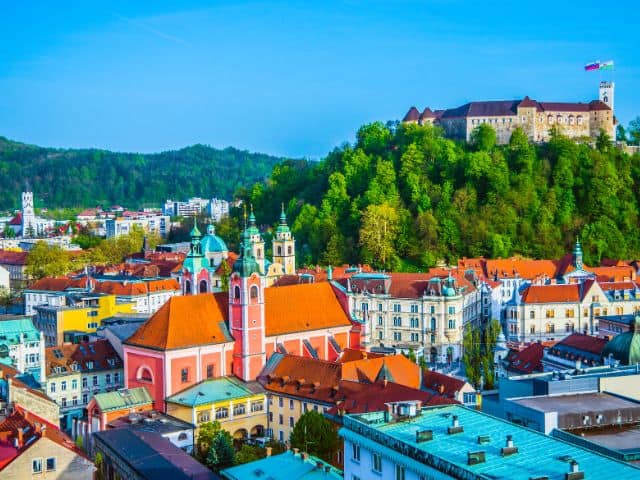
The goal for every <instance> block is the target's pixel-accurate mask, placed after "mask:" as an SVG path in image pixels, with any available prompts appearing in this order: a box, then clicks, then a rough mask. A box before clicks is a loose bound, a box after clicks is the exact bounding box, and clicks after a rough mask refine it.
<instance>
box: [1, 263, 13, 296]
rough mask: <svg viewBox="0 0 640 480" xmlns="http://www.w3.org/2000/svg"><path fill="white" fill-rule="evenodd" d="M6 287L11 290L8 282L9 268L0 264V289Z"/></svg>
mask: <svg viewBox="0 0 640 480" xmlns="http://www.w3.org/2000/svg"><path fill="white" fill-rule="evenodd" d="M3 288H4V289H6V290H7V291H11V284H10V283H9V270H7V269H6V268H4V267H3V266H1V265H0V290H1V289H3Z"/></svg>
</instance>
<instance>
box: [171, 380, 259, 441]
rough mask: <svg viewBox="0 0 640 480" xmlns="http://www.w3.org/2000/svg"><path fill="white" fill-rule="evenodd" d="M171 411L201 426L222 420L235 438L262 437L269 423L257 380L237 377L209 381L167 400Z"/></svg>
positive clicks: (197, 427) (222, 424)
mask: <svg viewBox="0 0 640 480" xmlns="http://www.w3.org/2000/svg"><path fill="white" fill-rule="evenodd" d="M166 404H167V414H168V415H172V416H174V417H176V418H179V419H181V420H184V421H185V422H189V423H193V424H194V425H195V426H196V435H197V434H198V430H199V427H200V425H202V424H203V423H206V422H212V421H214V420H215V421H218V422H219V423H220V425H221V426H222V428H223V429H224V430H227V431H228V432H229V433H231V435H232V436H233V437H234V438H235V439H238V440H239V439H243V438H249V437H261V436H263V435H264V433H265V430H266V426H267V405H266V395H265V393H264V391H263V390H262V387H261V386H260V385H259V384H258V383H257V382H243V381H241V380H238V379H237V378H235V377H221V378H216V379H211V380H205V381H203V382H200V383H198V384H196V385H194V386H192V387H189V388H187V389H185V390H182V391H181V392H178V393H176V394H174V395H172V396H171V397H168V398H167V400H166Z"/></svg>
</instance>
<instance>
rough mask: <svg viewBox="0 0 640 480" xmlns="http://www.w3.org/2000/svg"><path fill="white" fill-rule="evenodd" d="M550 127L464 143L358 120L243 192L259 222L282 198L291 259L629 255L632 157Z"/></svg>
mask: <svg viewBox="0 0 640 480" xmlns="http://www.w3.org/2000/svg"><path fill="white" fill-rule="evenodd" d="M595 143H596V145H591V146H590V145H589V144H587V143H579V142H575V141H572V140H570V139H568V138H565V137H562V136H561V135H558V134H557V133H556V134H555V135H554V136H553V138H552V140H551V141H550V142H549V143H547V144H542V145H539V144H536V145H534V144H530V143H529V142H528V141H527V138H526V136H525V135H524V133H523V132H522V131H521V130H516V131H515V132H514V134H513V136H512V138H511V142H510V143H509V144H508V145H504V146H497V145H496V144H495V132H493V130H492V129H491V127H489V126H488V125H485V126H483V127H481V130H480V131H476V132H475V135H474V139H473V141H472V142H471V143H470V144H462V143H457V142H454V141H452V140H449V139H446V138H444V137H443V136H442V133H441V131H440V130H439V129H438V128H436V127H430V126H418V125H399V126H397V127H396V126H385V125H383V124H381V123H374V124H370V125H366V126H364V127H362V128H361V129H360V130H359V132H358V135H357V141H356V143H355V145H346V146H344V147H342V148H340V149H336V150H335V151H333V152H332V153H330V154H329V155H328V156H327V158H326V159H324V160H323V161H322V162H319V163H317V164H308V165H307V166H306V167H301V166H300V165H299V164H291V163H287V162H285V163H283V164H281V165H279V166H276V168H275V169H274V171H273V174H272V178H271V181H270V182H268V186H267V187H264V186H262V185H256V186H254V188H253V189H252V190H251V192H250V195H249V196H250V198H249V199H250V200H251V201H252V203H253V205H254V207H255V210H256V215H257V217H258V220H259V221H265V222H271V221H272V219H274V213H273V212H275V211H277V210H278V206H279V204H280V202H285V204H286V205H287V213H288V215H289V225H292V227H293V232H294V234H295V235H296V246H297V249H298V251H299V254H300V255H301V258H300V260H301V262H321V263H324V264H329V263H331V264H333V265H336V264H342V263H344V262H352V263H353V262H368V263H372V264H374V265H375V266H377V267H379V268H387V269H397V268H400V269H422V268H425V267H427V266H431V265H434V264H435V263H437V262H438V261H439V260H441V259H445V260H448V261H455V260H456V259H457V258H460V257H462V256H478V255H485V256H489V257H507V256H511V255H523V256H526V257H532V258H559V257H560V256H562V255H564V254H565V253H567V252H571V250H572V246H573V243H574V242H575V240H576V238H578V237H579V238H580V240H581V241H582V244H583V248H584V249H585V260H586V262H587V264H589V263H590V264H592V265H593V264H597V263H599V262H600V260H601V259H603V258H625V259H633V258H639V257H640V234H639V228H638V227H639V225H638V211H639V208H640V156H639V155H637V154H636V155H635V156H630V155H627V154H626V153H623V152H621V151H620V150H618V149H616V148H615V147H613V146H612V144H611V142H610V139H608V138H607V137H606V135H601V136H600V137H599V138H598V141H597V142H595Z"/></svg>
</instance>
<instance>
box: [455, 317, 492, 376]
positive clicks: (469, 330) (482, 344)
mask: <svg viewBox="0 0 640 480" xmlns="http://www.w3.org/2000/svg"><path fill="white" fill-rule="evenodd" d="M501 328H502V327H501V326H500V322H499V321H498V320H495V319H493V320H491V321H490V322H489V323H488V324H487V326H486V327H485V329H484V330H483V329H482V328H481V327H479V326H476V325H468V326H467V327H466V328H465V331H464V335H463V339H462V346H463V349H464V352H463V355H462V363H463V364H464V368H465V373H466V375H467V378H468V379H469V381H470V382H471V384H473V385H474V386H476V387H478V386H479V385H480V383H482V382H484V387H485V388H487V389H491V388H493V386H494V381H495V370H494V364H493V357H494V349H495V347H496V343H497V339H498V336H499V335H500V329H501Z"/></svg>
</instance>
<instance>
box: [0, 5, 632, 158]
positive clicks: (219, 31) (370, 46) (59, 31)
mask: <svg viewBox="0 0 640 480" xmlns="http://www.w3.org/2000/svg"><path fill="white" fill-rule="evenodd" d="M575 5H576V4H575V2H561V1H555V2H546V1H538V2H517V1H508V2H506V1H505V2H491V1H484V2H475V1H474V2H471V1H467V2H462V1H453V0H435V1H422V2H414V1H400V0H396V1H388V2H374V1H367V2H359V1H346V2H335V1H331V0H324V1H322V2H295V1H283V2H278V1H269V2H258V1H254V2H249V1H234V2H214V1H211V2H199V1H189V0H183V1H163V0H155V1H153V2H151V1H149V2H142V1H136V2H132V1H119V0H111V1H109V2H88V1H77V2H72V1H65V0H60V1H56V2H52V1H28V2H27V1H24V2H23V1H10V0H0V9H1V11H2V15H0V135H2V136H6V137H9V138H12V139H16V140H20V141H24V142H28V143H34V144H38V145H43V146H56V147H99V148H108V149H113V150H120V151H140V152H153V151H160V150H167V149H172V148H179V147H182V146H186V145H190V144H193V143H205V144H210V145H212V146H216V147H225V146H228V145H232V146H235V147H239V148H244V149H249V150H253V151H261V152H265V153H272V154H277V155H287V156H294V157H303V156H304V157H310V158H319V157H322V156H323V155H325V154H326V153H327V152H328V151H329V150H331V149H332V148H333V147H335V146H338V145H340V144H341V143H343V142H345V141H352V140H353V138H354V134H355V131H356V130H357V128H358V127H359V126H360V125H362V124H364V123H367V122H371V121H374V120H382V121H386V120H394V119H399V118H401V117H402V116H403V115H404V113H405V112H406V111H407V110H408V108H409V106H411V105H416V106H417V107H418V108H420V109H422V108H424V107H425V106H427V105H428V106H430V107H431V108H443V107H451V106H457V105H460V104H462V103H465V102H467V101H469V100H499V99H512V98H521V97H523V96H524V95H529V96H530V97H532V98H534V99H537V100H541V101H543V100H544V101H589V100H592V99H594V98H597V87H598V82H599V80H600V79H601V74H600V73H598V72H584V71H583V65H584V64H585V63H587V62H590V61H593V60H602V61H604V60H609V59H613V60H614V61H615V62H616V69H615V71H614V72H611V73H607V75H606V76H602V78H603V79H613V80H614V81H615V82H616V97H615V106H616V114H617V116H618V118H619V119H620V120H621V121H622V123H623V124H624V125H626V124H627V123H628V122H629V120H631V119H632V118H635V116H637V115H640V53H639V49H638V40H637V31H638V26H639V25H640V17H639V16H638V14H637V11H636V10H635V8H634V7H632V2H626V1H625V2H620V3H619V4H615V3H611V4H608V5H605V4H602V2H599V1H581V2H579V4H578V5H579V8H576V6H575Z"/></svg>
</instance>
